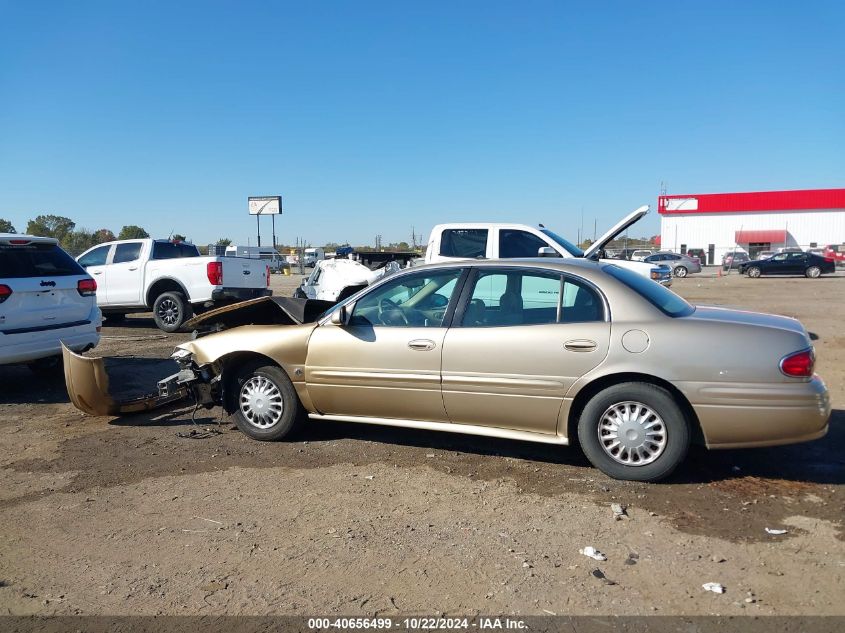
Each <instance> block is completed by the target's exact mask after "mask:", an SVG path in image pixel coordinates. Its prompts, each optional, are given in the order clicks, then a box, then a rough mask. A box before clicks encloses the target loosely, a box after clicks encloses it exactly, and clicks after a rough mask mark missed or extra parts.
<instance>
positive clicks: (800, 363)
mask: <svg viewBox="0 0 845 633" xmlns="http://www.w3.org/2000/svg"><path fill="white" fill-rule="evenodd" d="M815 364H816V355H815V353H814V352H813V350H811V349H805V350H804V351H803V352H795V353H794V354H790V355H789V356H785V357H784V358H783V360H781V361H780V371H781V373H782V374H784V375H786V376H794V377H796V378H808V377H810V376H812V375H813V366H814V365H815Z"/></svg>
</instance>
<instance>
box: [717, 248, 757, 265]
mask: <svg viewBox="0 0 845 633" xmlns="http://www.w3.org/2000/svg"><path fill="white" fill-rule="evenodd" d="M750 261H751V258H750V257H749V256H748V253H746V252H745V251H731V252H730V253H725V256H724V257H722V266H737V267H738V266H739V265H740V264H744V263H746V262H750Z"/></svg>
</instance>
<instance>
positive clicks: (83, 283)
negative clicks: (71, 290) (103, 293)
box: [76, 279, 97, 297]
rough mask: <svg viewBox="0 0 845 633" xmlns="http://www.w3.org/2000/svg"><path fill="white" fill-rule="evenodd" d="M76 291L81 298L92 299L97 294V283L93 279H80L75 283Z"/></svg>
mask: <svg viewBox="0 0 845 633" xmlns="http://www.w3.org/2000/svg"><path fill="white" fill-rule="evenodd" d="M76 289H77V290H78V291H79V294H81V295H82V296H83V297H93V296H94V295H95V294H97V282H96V281H94V280H93V279H80V280H79V281H78V282H77V283H76Z"/></svg>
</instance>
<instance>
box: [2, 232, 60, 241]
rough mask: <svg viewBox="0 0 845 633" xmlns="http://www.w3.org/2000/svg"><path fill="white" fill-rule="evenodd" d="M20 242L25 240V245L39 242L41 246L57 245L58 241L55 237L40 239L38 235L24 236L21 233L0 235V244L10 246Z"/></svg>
mask: <svg viewBox="0 0 845 633" xmlns="http://www.w3.org/2000/svg"><path fill="white" fill-rule="evenodd" d="M20 240H26V242H27V243H31V242H39V243H42V244H58V243H59V240H57V239H56V238H55V237H41V236H39V235H26V234H21V233H0V244H10V243H11V242H17V241H20Z"/></svg>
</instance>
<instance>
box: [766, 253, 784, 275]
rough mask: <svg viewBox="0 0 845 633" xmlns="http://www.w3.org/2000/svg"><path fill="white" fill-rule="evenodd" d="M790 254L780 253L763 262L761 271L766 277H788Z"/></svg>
mask: <svg viewBox="0 0 845 633" xmlns="http://www.w3.org/2000/svg"><path fill="white" fill-rule="evenodd" d="M788 259H789V253H778V254H777V255H774V256H772V257H770V258H769V259H767V260H765V261H763V262H762V263H761V265H760V269H761V270H762V271H763V274H766V275H787V274H789V262H788V261H787V260H788Z"/></svg>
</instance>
